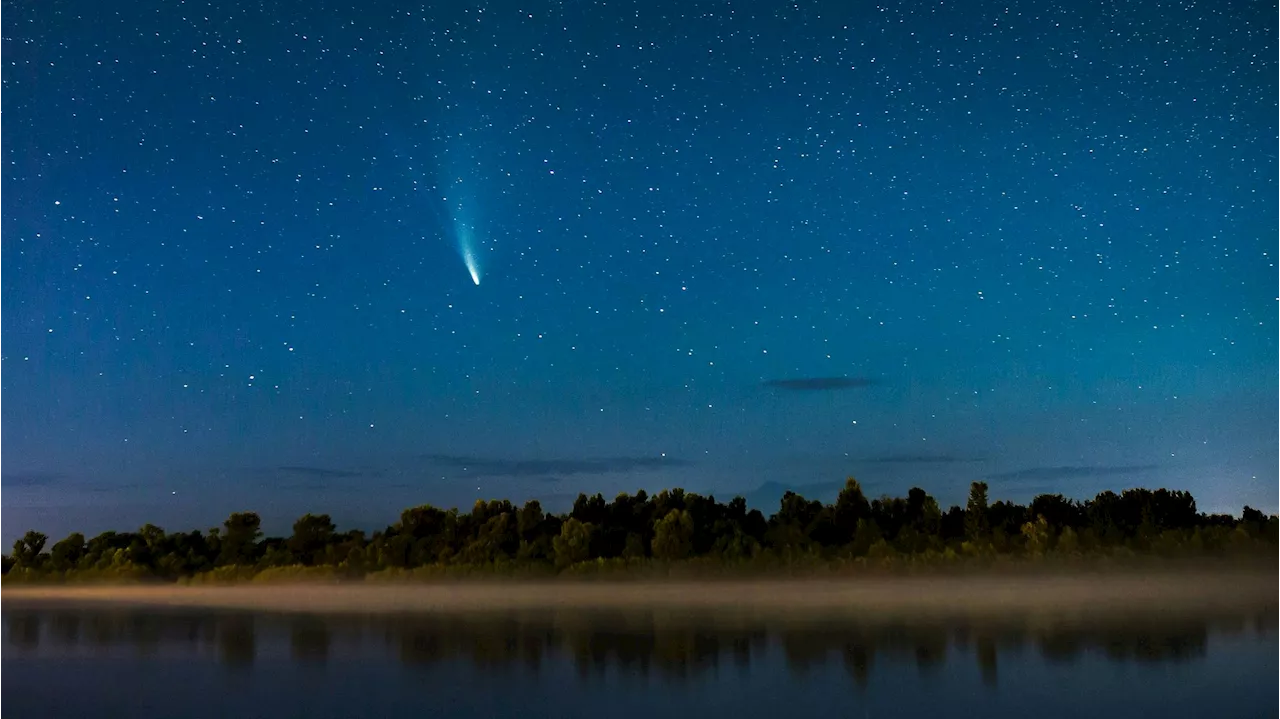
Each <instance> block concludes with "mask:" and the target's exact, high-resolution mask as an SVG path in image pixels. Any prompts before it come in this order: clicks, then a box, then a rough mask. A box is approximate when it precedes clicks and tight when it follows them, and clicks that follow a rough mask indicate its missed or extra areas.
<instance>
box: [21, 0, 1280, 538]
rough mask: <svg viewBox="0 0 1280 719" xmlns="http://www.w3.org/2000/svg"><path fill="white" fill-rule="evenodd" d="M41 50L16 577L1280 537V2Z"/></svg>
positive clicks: (155, 18) (700, 14)
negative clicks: (21, 559)
mask: <svg viewBox="0 0 1280 719" xmlns="http://www.w3.org/2000/svg"><path fill="white" fill-rule="evenodd" d="M7 8H8V9H7V10H6V12H5V13H4V20H3V29H4V61H3V92H4V95H3V96H4V99H5V100H6V102H5V104H4V121H3V137H2V140H3V159H4V169H3V182H4V185H3V190H4V191H3V220H2V226H0V229H2V234H3V296H2V301H3V375H2V377H3V491H4V502H3V519H4V527H5V529H4V535H5V537H4V538H5V539H6V540H7V541H12V538H13V537H14V536H17V535H18V534H20V533H21V532H22V531H23V530H25V529H27V528H29V527H35V528H38V529H40V530H42V531H45V532H47V533H49V534H50V535H52V536H54V537H60V536H63V535H65V534H66V533H67V532H68V531H71V530H73V529H83V530H86V531H87V532H91V533H96V532H98V531H101V530H104V529H109V528H111V529H132V528H136V527H137V526H139V525H141V524H142V523H144V522H147V521H151V522H155V523H157V524H161V525H162V526H165V527H166V528H168V529H175V530H176V529H184V528H196V527H200V528H203V527H208V526H212V525H214V524H217V523H219V522H220V521H221V520H222V519H224V518H225V517H226V515H227V514H228V513H230V512H232V511H239V510H246V509H247V510H255V511H259V512H260V513H261V514H262V515H263V517H264V521H265V522H266V525H267V526H266V528H267V529H268V530H269V531H277V532H279V531H284V530H285V529H286V528H287V523H288V522H289V521H291V520H292V519H293V518H295V517H296V516H298V515H300V514H302V513H303V512H306V511H316V512H329V513H331V514H332V515H333V517H334V519H335V521H337V522H338V523H339V525H340V527H351V526H352V525H357V526H361V527H364V528H368V529H374V528H379V527H381V526H385V525H386V524H389V523H390V522H392V521H394V519H395V517H396V516H397V515H398V513H399V511H400V510H401V509H402V508H404V507H406V506H411V505H416V504H421V503H432V504H436V505H440V506H445V507H449V506H460V507H463V508H466V507H469V506H470V505H471V503H472V502H474V500H475V499H476V498H478V497H485V498H497V497H506V498H511V499H513V500H517V501H522V500H524V499H528V498H532V497H536V498H541V499H542V500H543V501H544V504H547V505H548V506H549V507H550V508H553V509H564V508H565V507H566V506H567V504H568V502H569V501H571V498H572V497H573V496H575V495H576V494H577V493H578V492H580V491H586V492H589V493H594V492H597V491H599V492H602V493H603V494H604V495H605V496H606V497H612V496H613V495H615V494H616V493H618V492H620V491H624V490H625V491H634V490H635V489H637V488H640V487H644V488H647V489H649V490H651V491H652V490H656V489H661V488H663V487H668V486H682V487H685V488H687V489H689V490H691V491H699V492H712V493H715V494H716V495H717V497H720V498H725V499H727V498H728V497H727V495H732V494H735V493H750V492H753V491H756V490H757V488H759V487H761V485H764V484H766V483H770V482H776V483H782V484H786V485H790V486H797V487H807V488H810V489H812V491H814V492H816V493H818V494H819V495H821V494H822V492H826V491H832V492H833V490H830V486H831V485H833V483H839V482H841V481H842V480H843V478H844V477H845V476H847V475H854V476H856V477H858V478H859V479H860V480H861V481H862V482H863V484H864V486H865V487H866V488H867V491H868V493H869V494H873V495H876V494H880V493H890V494H894V495H903V494H905V493H906V490H907V489H908V488H909V487H910V486H912V485H919V486H922V487H924V488H925V489H927V490H929V491H930V492H931V493H932V494H934V495H935V496H937V497H938V498H939V500H940V501H941V502H942V503H943V504H944V505H945V504H950V503H958V502H961V501H962V498H963V494H964V492H965V488H966V487H967V485H968V483H969V482H970V481H972V480H975V479H986V480H987V481H989V483H990V484H991V487H992V494H993V498H1007V499H1014V500H1019V501H1026V500H1028V499H1030V498H1031V497H1032V496H1033V495H1035V494H1038V493H1041V492H1063V493H1066V494H1068V495H1071V496H1076V497H1088V496H1092V495H1094V494H1096V493H1097V492H1098V491H1100V490H1103V489H1113V488H1114V489H1121V488H1125V487H1130V486H1151V487H1156V486H1167V487H1171V488H1181V489H1188V490H1190V491H1192V492H1193V493H1194V494H1195V495H1196V497H1197V499H1198V500H1199V505H1200V508H1201V509H1202V510H1211V511H1224V510H1225V511H1233V512H1236V513H1238V512H1239V510H1240V507H1241V506H1242V505H1244V504H1252V505H1254V506H1259V507H1261V508H1263V509H1266V510H1268V511H1276V508H1277V482H1278V481H1280V477H1278V476H1277V450H1278V448H1277V400H1276V398H1277V396H1278V392H1280V388H1278V387H1277V371H1276V367H1277V299H1276V288H1277V282H1276V277H1277V268H1276V263H1275V259H1276V249H1277V243H1276V237H1277V234H1276V233H1277V226H1278V218H1277V201H1276V198H1277V185H1276V176H1277V153H1276V148H1277V102H1276V97H1277V63H1276V57H1277V47H1276V18H1277V14H1276V7H1275V5H1274V4H1273V3H1272V4H1268V3H1246V2H1237V3H1221V2H1198V3H1192V2H1157V1H1154V0H1137V1H1136V2H1128V3H1119V4H1117V3H1112V2H1084V1H1074V2H1026V1H1018V0H1014V2H1009V1H1008V0H1000V2H988V1H987V0H976V1H975V2H954V3H942V2H930V3H925V2H918V3H904V4H902V5H901V6H898V7H888V6H877V5H875V4H871V3H866V2H835V1H831V2H813V1H802V2H766V1H764V0H759V1H756V2H726V1H724V0H720V1H716V2H710V1H705V0H704V1H701V2H699V1H696V0H680V1H679V2H673V1H670V0H663V1H661V2H656V1H651V0H645V1H643V2H627V1H625V0H624V1H621V2H586V1H583V2H578V1H576V0H566V1H563V2H546V1H545V0H518V2H517V1H515V0H494V1H493V2H487V3H477V2H448V3H444V2H442V3H438V4H435V5H425V6H423V5H412V4H403V3H394V4H393V3H386V2H377V1H375V2H362V3H352V4H336V5H335V4H332V3H327V2H321V3H313V2H303V3H290V2H281V3H257V2H254V3H248V2H239V1H236V0H232V1H230V2H225V3H201V2H185V3H183V2H169V1H164V2H161V1H160V0H143V1H140V2H130V3H125V4H120V3H102V2H90V1H88V0H68V1H64V2H28V3H18V4H11V5H8V6H7ZM470 270H474V271H475V273H476V277H477V278H478V283H477V282H476V281H473V278H472V275H471V272H470ZM818 485H821V486H818ZM768 509H773V507H768Z"/></svg>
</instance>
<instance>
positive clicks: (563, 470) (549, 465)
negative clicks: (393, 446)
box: [425, 454, 692, 481]
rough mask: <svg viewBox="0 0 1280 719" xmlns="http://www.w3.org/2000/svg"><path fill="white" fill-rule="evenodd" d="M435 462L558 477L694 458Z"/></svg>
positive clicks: (462, 458) (480, 471) (484, 472)
mask: <svg viewBox="0 0 1280 719" xmlns="http://www.w3.org/2000/svg"><path fill="white" fill-rule="evenodd" d="M425 458H426V459H427V460H429V461H430V462H433V463H434V464H437V465H440V466H444V467H451V468H454V469H459V470H463V471H465V472H467V473H468V474H473V475H476V476H482V477H530V478H537V479H539V480H541V481H556V480H557V478H559V477H564V476H571V475H576V474H613V473H618V472H645V471H652V470H657V469H668V468H674V467H688V466H690V465H691V464H692V462H689V461H686V460H683V459H676V458H674V457H600V458H595V459H499V458H492V457H472V456H467V455H457V454H428V455H426V457H425Z"/></svg>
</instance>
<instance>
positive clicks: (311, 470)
mask: <svg viewBox="0 0 1280 719" xmlns="http://www.w3.org/2000/svg"><path fill="white" fill-rule="evenodd" d="M276 471H277V472H284V473H286V474H295V475H298V476H301V477H314V478H316V479H345V478H350V477H363V476H364V475H365V474H366V473H365V472H357V471H354V470H349V469H329V468H327V467H307V466H300V465H287V466H283V467H276Z"/></svg>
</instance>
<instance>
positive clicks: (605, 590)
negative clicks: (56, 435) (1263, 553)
mask: <svg viewBox="0 0 1280 719" xmlns="http://www.w3.org/2000/svg"><path fill="white" fill-rule="evenodd" d="M1278 579H1280V573H1278V572H1277V569H1276V568H1275V567H1269V568H1256V569H1251V570H1240V569H1221V570H1208V569H1202V570H1192V571H1181V572H1170V571H1139V572H1133V573H1129V574H1123V575H1121V574H1099V575H1093V576H1080V575H1069V574H1068V575H1061V576H1044V575H1041V576H1020V577H1019V576H992V575H987V576H981V575H977V576H972V575H971V576H936V577H928V576H916V577H865V578H854V579H833V578H823V579H789V580H779V579H754V580H718V581H701V580H662V581H656V580H641V581H635V580H632V581H593V582H554V581H545V580H544V581H537V580H530V581H525V582H509V581H508V582H497V581H495V582H480V581H468V582H438V583H429V584H390V583H388V584H363V583H355V584H275V585H232V586H178V585H159V586H158V585H90V586H83V585H82V586H75V585H44V586H14V587H7V588H3V589H0V605H2V606H3V608H4V609H6V610H7V609H9V608H11V607H21V608H30V607H32V606H42V605H49V604H51V603H52V604H57V605H61V606H66V605H68V604H71V605H80V606H86V605H93V606H98V607H105V606H114V607H121V606H125V607H133V608H169V609H217V610H249V611H264V612H272V613H291V614H296V613H310V614H351V613H357V614H392V613H440V614H459V613H484V612H490V613H491V612H510V611H538V610H561V611H563V610H572V611H591V610H604V611H619V610H646V609H664V610H689V611H704V612H705V611H720V612H748V613H765V614H775V613H819V614H829V615H838V614H850V613H852V614H856V615H859V616H868V615H873V616H880V617H886V616H903V615H905V616H912V617H921V616H939V615H970V616H971V615H996V616H999V615H1005V614H1009V613H1032V614H1043V613H1050V614H1058V615H1099V614H1101V615H1106V614H1124V613H1132V612H1142V613H1150V614H1164V613H1168V614H1184V613H1199V612H1242V611H1249V612H1253V611H1263V610H1265V611H1269V612H1272V613H1274V612H1276V611H1277V607H1278V606H1280V602H1278V600H1277V581H1278Z"/></svg>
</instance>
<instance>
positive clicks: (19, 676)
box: [2, 605, 1278, 719]
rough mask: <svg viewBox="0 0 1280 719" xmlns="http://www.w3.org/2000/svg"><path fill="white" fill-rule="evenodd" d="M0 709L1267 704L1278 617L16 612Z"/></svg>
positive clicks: (879, 709)
mask: <svg viewBox="0 0 1280 719" xmlns="http://www.w3.org/2000/svg"><path fill="white" fill-rule="evenodd" d="M3 625H4V628H3V642H4V645H3V654H2V658H3V692H4V693H3V709H4V716H5V717H10V716H13V717H78V718H83V719H93V718H95V717H129V718H131V719H144V718H149V717H163V718H166V719H177V718H179V717H237V718H239V717H308V718H309V719H315V718H320V717H409V716H412V717H517V716H518V717H598V718H604V717H644V718H645V719H656V718H658V717H733V718H735V719H741V718H743V717H802V716H821V717H1090V718H1093V719H1097V718H1100V717H1196V718H1201V717H1272V716H1276V715H1277V649H1278V642H1277V632H1276V617H1275V614H1274V612H1268V613H1267V614H1264V615H1258V616H1248V617H1216V618H1213V619H1210V618H1196V619H1185V618H1184V619H1177V620H1163V621H1155V620H1150V619H1143V618H1141V617H1130V618H1128V619H1125V620H1122V621H1111V622H1107V623H1105V624H1097V625H1095V626H1080V625H1078V624H1071V625H1067V624H1062V623H1055V622H1048V621H1044V620H1040V621H1032V620H1015V619H1009V620H1007V621H1004V622H1001V623H998V624H991V623H985V624H974V623H965V622H947V623H918V622H916V623H912V622H903V623H887V624H886V623H880V624H856V623H851V622H847V621H844V622H834V621H817V620H807V621H804V622H800V621H796V620H788V621H765V620H745V619H743V620H731V619H729V618H725V617H706V616H704V617H694V616H688V615H683V616H682V615H680V614H679V613H664V614H655V613H652V612H650V613H637V614H619V615H611V616H603V615H590V614H582V613H575V614H559V615H525V616H520V617H516V616H505V615H504V616H493V617H488V618H482V617H475V616H472V617H356V616H347V617H305V616H299V617H291V616H274V615H266V614H249V613H214V612H207V611H156V610H129V609H104V608H97V609H91V608H71V607H64V608H58V607H51V608H22V607H11V606H8V605H6V606H5V609H4V622H3Z"/></svg>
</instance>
